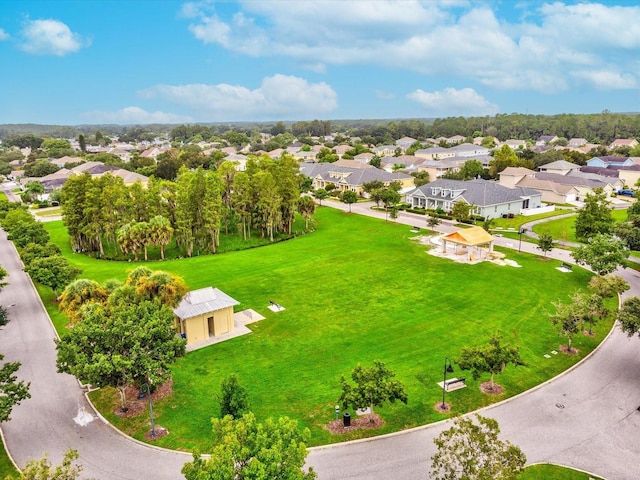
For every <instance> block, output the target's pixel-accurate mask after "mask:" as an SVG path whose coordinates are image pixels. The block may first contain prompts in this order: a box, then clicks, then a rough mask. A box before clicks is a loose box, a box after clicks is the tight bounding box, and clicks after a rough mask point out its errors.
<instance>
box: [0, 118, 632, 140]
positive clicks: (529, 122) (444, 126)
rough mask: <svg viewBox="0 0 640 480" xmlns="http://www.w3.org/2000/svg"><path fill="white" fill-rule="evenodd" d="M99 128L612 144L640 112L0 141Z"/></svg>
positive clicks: (4, 133) (2, 128)
mask: <svg viewBox="0 0 640 480" xmlns="http://www.w3.org/2000/svg"><path fill="white" fill-rule="evenodd" d="M96 130H99V131H101V132H102V133H104V134H105V135H110V136H117V137H119V138H120V139H121V140H123V141H139V140H144V139H149V138H152V137H154V136H158V135H161V134H166V133H167V132H170V137H171V140H174V141H183V142H184V141H187V140H188V139H190V138H192V137H194V136H196V135H198V136H199V137H200V138H202V140H204V141H210V140H211V139H212V138H216V137H221V136H223V135H224V134H225V133H226V132H229V131H233V132H236V133H238V134H243V135H245V136H246V137H247V138H252V137H255V136H256V135H259V134H260V133H268V134H271V135H279V134H284V133H290V134H292V135H294V136H295V137H305V136H314V137H318V136H326V135H330V134H335V133H338V134H342V135H344V136H357V137H360V138H362V139H363V140H364V139H365V138H367V139H368V140H372V141H371V142H368V143H372V144H382V143H390V142H392V141H394V140H397V139H399V138H402V137H404V136H409V137H413V138H415V139H417V140H424V139H427V138H437V137H441V136H443V137H451V136H453V135H462V136H464V137H475V136H494V137H496V138H498V140H500V141H504V140H507V139H510V138H514V139H522V140H535V139H536V138H538V137H539V136H540V135H557V136H558V137H564V138H567V139H569V138H574V137H577V138H585V139H587V140H588V141H589V142H590V143H600V144H609V143H611V142H612V141H613V140H614V139H616V138H640V114H637V113H611V112H607V111H604V112H602V113H598V114H581V115H576V114H561V115H525V114H517V113H512V114H499V115H496V116H493V117H490V116H485V117H447V118H436V119H396V120H383V119H380V120H376V119H361V120H313V121H311V122H306V121H304V122H300V121H299V122H262V123H257V122H256V123H251V122H238V123H215V124H214V123H210V124H207V123H200V124H193V125H158V124H154V125H79V126H62V125H37V124H5V125H0V139H2V140H3V141H4V143H5V144H6V143H7V140H10V138H11V137H12V136H15V135H21V134H25V133H33V134H35V135H37V136H39V137H54V138H77V137H78V136H79V135H80V134H83V135H89V134H92V133H93V132H95V131H96Z"/></svg>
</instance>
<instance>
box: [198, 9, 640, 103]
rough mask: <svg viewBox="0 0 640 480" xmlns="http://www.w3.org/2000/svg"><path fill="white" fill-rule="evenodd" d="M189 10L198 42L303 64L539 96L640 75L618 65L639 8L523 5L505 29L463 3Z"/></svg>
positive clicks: (634, 44)
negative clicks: (593, 78)
mask: <svg viewBox="0 0 640 480" xmlns="http://www.w3.org/2000/svg"><path fill="white" fill-rule="evenodd" d="M189 5H191V6H189V7H188V8H187V7H185V8H187V10H189V13H190V15H191V16H190V18H191V19H192V21H191V24H190V26H189V29H190V30H191V32H192V33H193V34H194V36H195V37H196V38H198V39H200V40H201V41H203V42H204V43H207V44H215V45H219V46H221V47H223V48H226V49H228V50H230V51H233V52H236V53H240V54H244V55H248V56H257V57H260V56H282V57H289V58H292V59H294V60H295V61H297V62H298V64H300V63H302V64H304V65H314V64H318V65H375V66H381V67H384V68H394V69H397V70H409V71H415V72H418V73H421V74H423V75H425V76H452V77H457V78H464V79H469V80H471V79H472V80H473V81H475V82H480V83H482V84H484V85H488V86H491V87H494V88H500V89H510V90H535V91H539V92H544V93H557V92H562V91H566V90H568V89H570V88H572V87H574V86H575V82H580V84H583V83H582V82H583V79H582V78H581V74H580V73H579V72H582V71H584V70H589V69H596V70H600V69H602V67H603V66H604V67H605V68H606V69H608V70H610V71H612V72H613V74H614V76H615V75H619V76H620V77H621V78H622V79H624V81H618V82H614V84H613V85H611V88H632V87H630V86H631V85H633V84H634V83H635V82H637V77H638V74H637V72H636V71H635V70H633V69H631V68H628V69H627V71H626V72H625V71H623V70H624V68H621V67H620V66H621V65H629V64H630V63H631V62H633V61H635V58H636V56H637V55H636V53H637V51H638V50H640V29H638V28H634V27H633V26H634V25H638V24H640V6H626V5H625V6H610V5H603V4H598V3H578V4H570V5H569V4H564V3H561V2H555V3H548V4H542V5H540V4H537V3H528V4H527V6H532V7H534V8H535V9H534V10H528V11H526V15H523V16H522V17H521V19H520V20H517V21H516V23H511V22H512V21H511V19H506V18H500V17H498V16H497V14H496V12H494V11H493V10H491V9H490V8H489V6H487V5H491V3H488V4H487V3H480V2H466V1H450V2H449V1H442V2H435V1H433V2H432V1H430V2H420V1H417V0H407V1H401V2H395V1H387V0H379V1H376V2H362V1H347V0H344V1H323V2H311V1H308V2H283V1H280V0H262V1H260V2H256V1H246V2H240V4H239V5H240V9H241V11H240V12H238V13H235V14H234V15H233V16H230V17H226V18H223V17H222V16H220V14H219V13H216V11H214V10H213V7H212V5H214V4H203V3H199V4H193V5H192V4H189ZM194 5H199V6H198V7H196V6H194ZM203 5H208V7H209V8H204V7H203ZM632 80H633V81H632Z"/></svg>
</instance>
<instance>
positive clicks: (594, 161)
mask: <svg viewBox="0 0 640 480" xmlns="http://www.w3.org/2000/svg"><path fill="white" fill-rule="evenodd" d="M634 163H635V162H634V161H633V158H631V157H620V156H617V155H605V156H602V157H593V158H591V159H589V160H587V166H589V167H604V168H608V167H610V166H611V167H630V166H631V165H633V164H634Z"/></svg>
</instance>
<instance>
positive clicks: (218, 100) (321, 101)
mask: <svg viewBox="0 0 640 480" xmlns="http://www.w3.org/2000/svg"><path fill="white" fill-rule="evenodd" d="M139 93H140V95H141V96H142V97H145V98H161V99H163V100H165V101H168V102H172V103H175V104H178V105H182V106H187V107H189V108H193V109H194V110H195V111H197V112H199V115H200V116H201V117H202V118H200V119H199V120H201V121H207V120H208V121H216V120H221V121H222V120H247V119H257V118H263V119H275V118H310V117H313V116H316V115H319V114H325V113H328V112H331V111H333V110H335V108H336V107H337V95H336V93H335V92H334V91H333V89H332V88H331V87H330V86H329V85H327V84H326V83H324V82H321V83H309V82H307V80H305V79H303V78H299V77H293V76H287V75H273V76H271V77H265V78H264V79H263V80H262V83H261V85H260V87H258V88H256V89H254V90H250V89H249V88H247V87H244V86H241V85H228V84H225V83H221V84H217V85H206V84H189V85H155V86H153V87H150V88H147V89H145V90H142V91H141V92H139Z"/></svg>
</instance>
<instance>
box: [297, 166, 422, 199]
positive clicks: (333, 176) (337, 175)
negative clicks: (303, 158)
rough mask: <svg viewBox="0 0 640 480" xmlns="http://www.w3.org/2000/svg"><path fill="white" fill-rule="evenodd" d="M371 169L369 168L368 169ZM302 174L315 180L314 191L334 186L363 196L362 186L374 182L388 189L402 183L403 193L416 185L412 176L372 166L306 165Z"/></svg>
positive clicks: (302, 167) (301, 171)
mask: <svg viewBox="0 0 640 480" xmlns="http://www.w3.org/2000/svg"><path fill="white" fill-rule="evenodd" d="M367 167H369V168H367ZM300 173H302V174H304V175H306V176H308V177H310V178H311V179H312V180H313V183H312V186H313V188H314V189H318V188H325V189H326V188H327V186H328V185H333V186H334V190H335V191H336V192H346V191H347V190H350V191H352V192H356V193H357V194H358V195H363V193H364V192H363V189H362V185H363V184H365V183H367V182H371V181H373V180H380V181H381V182H382V183H383V184H384V185H385V186H386V187H388V186H389V185H390V184H391V182H398V183H400V190H401V192H406V191H408V190H409V189H410V188H411V187H412V186H413V185H414V181H413V180H414V178H413V177H412V176H411V175H407V174H406V173H400V172H393V173H390V172H385V171H384V170H381V169H379V168H376V167H373V166H371V165H369V166H366V165H365V168H362V165H360V168H354V167H344V166H341V165H336V164H335V163H305V164H302V165H301V167H300Z"/></svg>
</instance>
